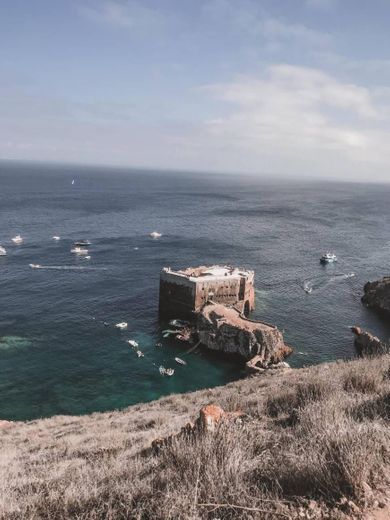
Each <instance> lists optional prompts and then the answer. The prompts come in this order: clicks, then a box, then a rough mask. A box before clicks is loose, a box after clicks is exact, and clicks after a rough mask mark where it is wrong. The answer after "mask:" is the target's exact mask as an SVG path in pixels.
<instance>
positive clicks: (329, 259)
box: [320, 251, 337, 264]
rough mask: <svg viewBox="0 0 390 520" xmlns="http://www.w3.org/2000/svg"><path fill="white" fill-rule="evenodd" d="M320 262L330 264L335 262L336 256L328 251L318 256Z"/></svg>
mask: <svg viewBox="0 0 390 520" xmlns="http://www.w3.org/2000/svg"><path fill="white" fill-rule="evenodd" d="M320 262H321V264H331V263H333V262H337V256H336V255H335V254H334V253H330V252H329V251H328V252H327V253H325V254H324V255H322V256H321V258H320Z"/></svg>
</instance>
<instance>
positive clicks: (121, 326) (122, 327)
mask: <svg viewBox="0 0 390 520" xmlns="http://www.w3.org/2000/svg"><path fill="white" fill-rule="evenodd" d="M115 327H116V328H117V329H120V330H126V329H127V323H126V322H125V321H121V322H120V323H116V325H115Z"/></svg>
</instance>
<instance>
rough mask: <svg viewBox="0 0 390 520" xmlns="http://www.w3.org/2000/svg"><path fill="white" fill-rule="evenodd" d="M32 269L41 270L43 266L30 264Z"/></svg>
mask: <svg viewBox="0 0 390 520" xmlns="http://www.w3.org/2000/svg"><path fill="white" fill-rule="evenodd" d="M28 265H29V266H30V267H31V269H40V268H41V267H42V266H41V265H40V264H28Z"/></svg>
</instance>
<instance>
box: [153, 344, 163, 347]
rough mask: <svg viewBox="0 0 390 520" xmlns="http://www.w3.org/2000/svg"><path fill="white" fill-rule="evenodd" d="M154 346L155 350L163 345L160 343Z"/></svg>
mask: <svg viewBox="0 0 390 520" xmlns="http://www.w3.org/2000/svg"><path fill="white" fill-rule="evenodd" d="M155 346H156V347H157V348H160V347H162V346H163V344H162V343H156V345H155Z"/></svg>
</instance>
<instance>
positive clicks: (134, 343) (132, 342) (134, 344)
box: [127, 339, 138, 348]
mask: <svg viewBox="0 0 390 520" xmlns="http://www.w3.org/2000/svg"><path fill="white" fill-rule="evenodd" d="M127 343H128V344H129V345H130V347H132V348H138V343H137V342H136V341H134V340H133V339H129V341H128V342H127Z"/></svg>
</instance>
